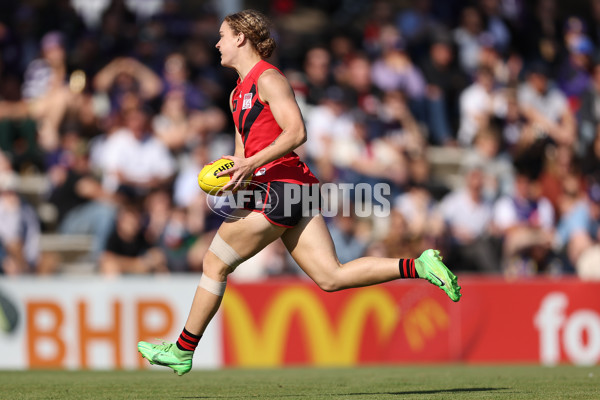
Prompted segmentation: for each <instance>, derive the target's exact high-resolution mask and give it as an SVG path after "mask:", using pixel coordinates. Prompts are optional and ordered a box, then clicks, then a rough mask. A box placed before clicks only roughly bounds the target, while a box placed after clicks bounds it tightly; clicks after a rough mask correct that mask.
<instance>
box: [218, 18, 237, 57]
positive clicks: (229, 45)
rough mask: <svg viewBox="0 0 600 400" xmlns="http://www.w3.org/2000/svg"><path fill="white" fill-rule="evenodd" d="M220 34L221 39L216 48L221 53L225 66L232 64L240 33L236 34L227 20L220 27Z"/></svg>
mask: <svg viewBox="0 0 600 400" xmlns="http://www.w3.org/2000/svg"><path fill="white" fill-rule="evenodd" d="M219 36H220V37H221V39H220V40H219V41H218V42H217V44H216V46H215V47H216V48H217V49H218V50H219V52H220V53H221V65H223V66H224V67H230V66H232V61H233V57H234V55H235V52H236V50H237V48H238V46H237V44H238V39H239V35H235V34H234V33H233V30H231V28H230V27H229V24H228V23H227V22H225V21H223V23H222V24H221V27H220V28H219Z"/></svg>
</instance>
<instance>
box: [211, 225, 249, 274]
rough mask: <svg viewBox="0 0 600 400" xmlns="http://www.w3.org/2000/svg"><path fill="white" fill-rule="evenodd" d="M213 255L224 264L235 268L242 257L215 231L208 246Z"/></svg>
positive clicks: (241, 260)
mask: <svg viewBox="0 0 600 400" xmlns="http://www.w3.org/2000/svg"><path fill="white" fill-rule="evenodd" d="M208 250H209V251H211V252H212V253H213V254H214V255H215V256H217V257H219V259H220V260H221V261H223V262H224V263H225V265H227V266H229V267H231V268H235V267H237V266H238V265H240V264H241V263H242V262H243V261H244V259H243V258H242V257H240V255H239V254H238V253H237V252H236V251H235V250H234V249H233V248H232V247H231V246H230V245H229V244H227V242H226V241H225V240H223V238H222V237H221V236H220V235H219V234H218V233H217V234H216V235H215V237H214V238H213V240H212V243H211V244H210V247H209V248H208Z"/></svg>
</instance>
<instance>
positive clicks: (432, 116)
mask: <svg viewBox="0 0 600 400" xmlns="http://www.w3.org/2000/svg"><path fill="white" fill-rule="evenodd" d="M421 70H422V71H423V75H424V77H425V80H426V82H427V88H426V97H427V127H428V129H429V132H430V136H429V142H430V143H432V144H437V145H445V144H449V143H451V142H453V141H454V139H455V132H456V130H457V129H458V102H457V99H458V96H459V94H460V93H461V92H462V91H463V90H464V88H465V87H466V86H467V84H468V78H467V76H466V74H464V73H463V72H462V71H461V70H460V69H459V68H458V66H457V65H456V63H455V60H454V49H453V45H452V41H451V40H450V39H449V38H448V36H447V34H441V33H440V34H439V35H437V36H436V37H435V39H434V41H433V43H432V44H431V47H430V49H429V57H428V58H426V59H425V61H424V62H423V64H422V65H421Z"/></svg>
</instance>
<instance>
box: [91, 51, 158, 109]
mask: <svg viewBox="0 0 600 400" xmlns="http://www.w3.org/2000/svg"><path fill="white" fill-rule="evenodd" d="M162 88H163V85H162V83H161V81H160V78H159V76H158V75H156V74H155V73H154V72H153V71H152V70H151V69H150V68H148V67H146V66H145V65H144V64H142V63H140V62H138V61H136V60H135V59H133V58H128V57H119V58H115V59H114V60H112V61H111V62H110V63H108V65H106V66H105V67H104V68H102V69H101V70H100V71H99V72H98V73H97V74H96V76H95V77H94V89H95V90H96V91H98V92H101V93H106V94H107V95H108V96H109V98H110V102H111V109H112V110H113V112H114V111H116V110H119V109H126V106H127V101H126V100H127V98H128V93H136V94H138V95H139V98H140V99H141V100H142V101H143V102H148V101H150V100H152V99H154V98H156V97H157V96H158V95H159V94H160V93H161V91H162Z"/></svg>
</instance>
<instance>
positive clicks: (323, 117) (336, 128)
mask: <svg viewBox="0 0 600 400" xmlns="http://www.w3.org/2000/svg"><path fill="white" fill-rule="evenodd" d="M347 102H348V99H347V97H346V95H345V92H344V91H343V90H342V89H341V88H340V87H338V86H332V87H330V88H328V89H327V92H326V94H325V97H324V98H323V101H322V102H321V104H320V105H319V106H317V107H315V108H314V109H313V111H312V112H311V113H310V115H309V116H308V120H307V121H306V130H307V132H308V135H310V137H311V140H310V141H308V142H307V143H306V153H307V155H308V157H309V162H313V163H314V164H315V165H316V167H317V171H318V173H317V175H318V176H319V178H320V179H321V180H322V181H324V182H331V181H334V180H335V177H336V176H335V175H336V172H335V169H334V167H333V164H332V160H331V155H332V154H333V149H334V147H333V146H334V143H335V142H336V141H338V140H347V139H349V138H351V137H352V135H353V134H354V117H353V116H352V114H351V113H350V110H349V108H348V104H347Z"/></svg>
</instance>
